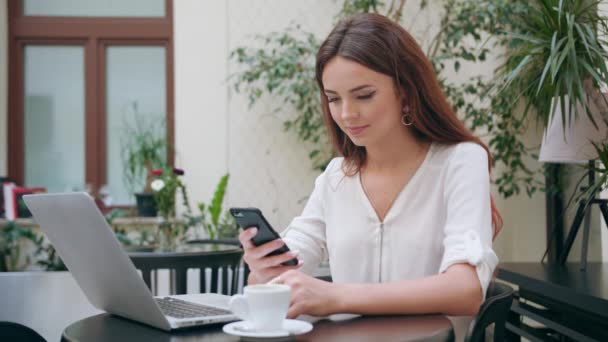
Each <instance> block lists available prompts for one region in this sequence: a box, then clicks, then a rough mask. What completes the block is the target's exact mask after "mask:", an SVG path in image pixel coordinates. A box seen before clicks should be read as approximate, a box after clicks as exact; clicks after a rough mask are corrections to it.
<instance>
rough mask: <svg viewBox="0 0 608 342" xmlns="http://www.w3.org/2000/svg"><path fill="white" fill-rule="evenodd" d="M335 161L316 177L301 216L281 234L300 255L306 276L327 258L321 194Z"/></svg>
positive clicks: (322, 196)
mask: <svg viewBox="0 0 608 342" xmlns="http://www.w3.org/2000/svg"><path fill="white" fill-rule="evenodd" d="M335 161H336V160H335V159H334V160H332V161H331V162H330V164H329V165H328V166H327V168H326V170H325V172H324V173H322V174H321V175H320V176H319V177H317V179H316V181H315V188H314V190H313V191H312V193H311V195H310V197H309V199H308V202H307V203H306V206H305V207H304V210H303V211H302V214H301V215H300V216H297V217H296V218H294V219H293V221H292V222H291V223H290V224H289V226H288V227H287V229H285V230H284V231H283V233H282V234H281V235H282V237H283V240H284V241H285V243H286V244H287V246H289V248H290V249H291V250H294V251H298V252H299V253H300V254H299V255H298V259H300V260H302V261H303V262H304V266H303V267H302V269H301V271H302V272H305V273H307V274H312V273H313V272H314V271H315V269H316V268H317V267H318V265H319V263H320V262H321V261H323V260H324V259H326V256H327V244H326V237H325V213H324V205H323V198H324V195H323V194H324V193H325V192H326V191H327V174H328V173H329V172H330V170H332V168H333V167H334V164H336V163H335Z"/></svg>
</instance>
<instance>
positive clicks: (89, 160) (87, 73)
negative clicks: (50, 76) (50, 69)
mask: <svg viewBox="0 0 608 342" xmlns="http://www.w3.org/2000/svg"><path fill="white" fill-rule="evenodd" d="M8 16H9V56H8V57H9V61H8V62H9V75H8V76H9V91H8V95H9V97H8V147H9V148H8V176H9V177H10V178H11V179H12V180H14V181H15V182H16V183H17V184H23V181H24V176H25V174H24V173H25V165H24V163H25V132H24V115H25V113H24V94H25V87H24V86H25V84H24V76H25V74H24V72H25V70H24V65H23V57H24V49H25V46H26V45H78V46H82V47H83V48H84V58H85V61H84V66H85V70H84V78H85V80H84V81H85V82H84V84H85V92H84V96H85V99H84V101H85V127H84V129H85V182H86V184H88V185H90V186H91V187H92V190H93V191H97V190H98V189H99V187H100V186H101V185H103V184H106V179H107V149H106V146H107V145H106V136H107V133H106V111H105V110H106V67H107V66H106V64H105V61H106V56H105V53H106V48H107V47H108V46H118V45H129V46H137V45H141V46H164V47H165V49H166V61H165V63H166V67H165V69H166V71H165V72H166V74H165V78H166V98H167V108H166V113H167V117H166V123H167V125H166V126H167V127H166V136H167V145H168V146H174V127H175V126H174V78H173V75H174V71H173V62H174V55H173V0H165V16H164V17H158V18H130V17H59V16H57V17H55V16H53V17H48V16H24V15H23V0H14V1H12V0H11V1H9V2H8ZM173 158H174V153H173V150H172V149H171V148H168V149H167V161H169V163H170V164H173Z"/></svg>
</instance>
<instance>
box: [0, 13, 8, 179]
mask: <svg viewBox="0 0 608 342" xmlns="http://www.w3.org/2000/svg"><path fill="white" fill-rule="evenodd" d="M7 6H8V4H7V2H6V1H0V176H4V175H6V174H7V172H8V156H7V153H8V151H7V146H8V122H7V110H8V103H7V99H8V17H7V15H8V8H7Z"/></svg>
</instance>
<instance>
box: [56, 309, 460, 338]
mask: <svg viewBox="0 0 608 342" xmlns="http://www.w3.org/2000/svg"><path fill="white" fill-rule="evenodd" d="M313 324H314V329H313V330H312V331H311V332H309V333H307V334H304V335H300V336H296V337H295V340H298V341H328V342H331V341H354V340H356V341H378V342H379V341H395V340H399V341H452V340H453V334H454V332H453V328H452V324H451V322H450V320H449V319H448V318H446V317H445V316H441V315H423V316H375V317H358V318H354V319H349V320H344V321H330V320H322V321H318V322H315V323H313ZM222 326H223V324H217V325H211V326H206V327H198V328H190V329H187V330H181V331H175V332H171V333H169V332H166V331H162V330H158V329H155V328H152V327H148V326H146V325H143V324H139V323H137V322H133V321H129V320H126V319H123V318H120V317H117V316H113V315H109V314H100V315H96V316H91V317H89V318H85V319H83V320H80V321H77V322H75V323H73V324H71V325H70V326H68V327H67V328H66V329H65V330H64V331H63V338H64V339H65V340H67V341H90V342H96V341H116V342H118V341H151V342H161V341H163V342H164V341H171V342H179V341H199V340H201V341H203V340H204V341H239V340H240V337H238V336H232V335H228V334H226V333H224V332H223V331H222ZM291 339H294V338H293V337H292V338H291ZM255 340H257V341H259V340H260V339H255ZM276 340H277V339H273V341H276ZM278 340H281V339H278Z"/></svg>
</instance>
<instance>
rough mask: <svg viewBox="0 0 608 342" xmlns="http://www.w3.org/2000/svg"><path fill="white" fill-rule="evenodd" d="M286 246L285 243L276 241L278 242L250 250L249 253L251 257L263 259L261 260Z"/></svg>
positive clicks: (273, 241) (271, 242) (274, 241)
mask: <svg viewBox="0 0 608 342" xmlns="http://www.w3.org/2000/svg"><path fill="white" fill-rule="evenodd" d="M284 245H285V242H283V240H281V239H276V240H272V241H270V242H267V243H265V244H263V245H260V246H257V247H254V248H252V249H250V250H249V251H248V252H249V254H250V255H251V257H253V258H255V259H261V258H263V257H265V256H267V255H268V254H270V253H272V252H274V251H275V250H277V249H279V248H281V247H283V246H284Z"/></svg>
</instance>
